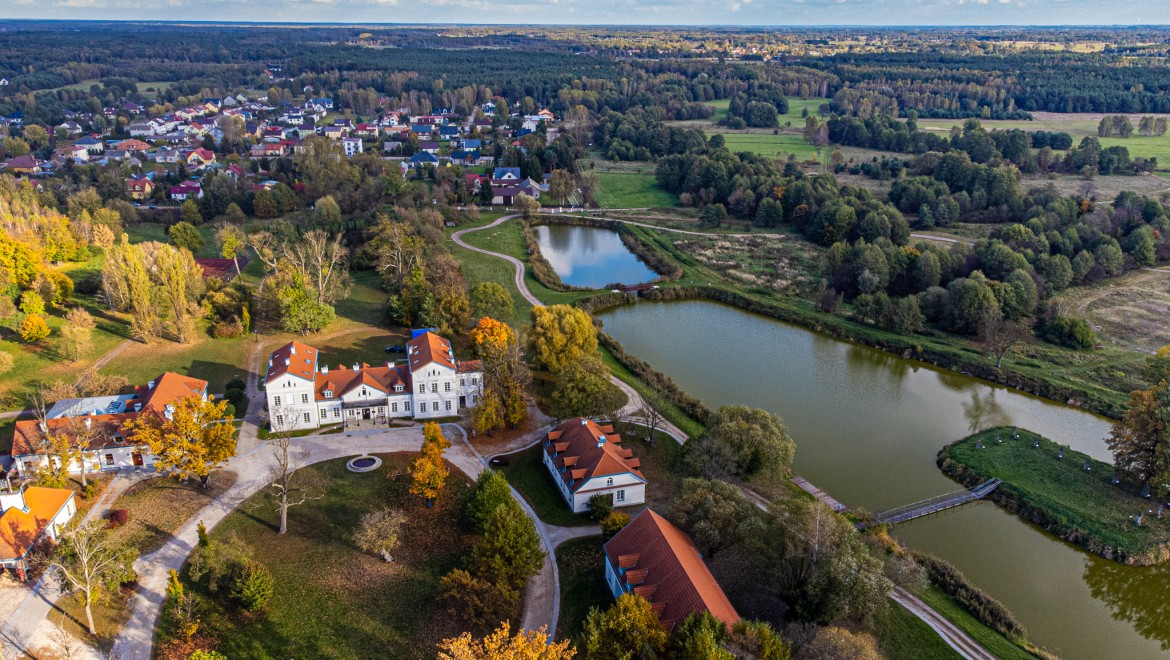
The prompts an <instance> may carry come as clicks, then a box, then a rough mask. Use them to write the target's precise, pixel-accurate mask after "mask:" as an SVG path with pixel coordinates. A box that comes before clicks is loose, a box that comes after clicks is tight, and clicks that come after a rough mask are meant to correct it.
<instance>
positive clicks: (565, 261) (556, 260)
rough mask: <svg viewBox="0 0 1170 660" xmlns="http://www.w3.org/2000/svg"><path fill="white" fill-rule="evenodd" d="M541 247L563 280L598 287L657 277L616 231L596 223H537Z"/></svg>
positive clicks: (643, 280) (638, 282) (577, 284)
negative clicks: (595, 225) (629, 248)
mask: <svg viewBox="0 0 1170 660" xmlns="http://www.w3.org/2000/svg"><path fill="white" fill-rule="evenodd" d="M536 238H537V240H538V241H539V242H540V251H541V253H542V254H544V258H545V259H547V260H548V262H549V264H551V265H552V267H553V270H555V271H556V272H557V275H560V276H561V280H562V281H564V283H565V284H571V285H573V286H585V287H589V288H591V289H600V288H602V287H604V286H605V285H607V284H615V283H621V284H640V283H642V282H649V281H650V280H652V279H654V278H655V277H658V274H657V273H655V272H654V271H652V270H650V269H649V268H648V267H647V266H646V264H644V263H642V262H641V261H640V260H639V259H638V257H636V256H634V254H633V253H632V252H630V251H629V250H628V249H627V248H626V246H625V245H624V244H623V243H622V239H621V237H620V236H618V234H617V232H615V231H611V230H609V229H602V228H599V227H578V226H574V225H539V226H537V227H536Z"/></svg>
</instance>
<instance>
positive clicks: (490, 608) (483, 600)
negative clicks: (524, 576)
mask: <svg viewBox="0 0 1170 660" xmlns="http://www.w3.org/2000/svg"><path fill="white" fill-rule="evenodd" d="M439 587H440V589H441V590H442V594H443V596H442V598H443V601H444V602H445V603H446V604H447V609H448V611H450V613H451V615H452V616H454V617H457V618H458V619H460V620H462V621H463V622H465V623H466V624H468V625H469V626H470V627H472V628H474V629H476V630H488V629H490V628H491V627H492V626H495V625H497V624H499V622H500V621H502V620H503V621H509V620H511V619H513V618H514V617H516V616H517V615H518V614H519V613H520V592H519V591H517V590H516V589H513V588H512V587H511V586H509V585H508V584H507V583H505V582H502V581H499V580H489V579H486V578H481V577H477V576H474V575H472V574H471V573H468V572H467V571H465V570H463V569H459V568H457V569H455V570H453V571H451V572H450V573H448V574H447V575H445V576H443V579H442V580H440V581H439Z"/></svg>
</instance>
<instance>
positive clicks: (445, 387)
mask: <svg viewBox="0 0 1170 660" xmlns="http://www.w3.org/2000/svg"><path fill="white" fill-rule="evenodd" d="M443 391H444V392H450V391H451V383H443Z"/></svg>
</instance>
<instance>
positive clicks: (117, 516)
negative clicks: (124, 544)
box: [106, 509, 130, 529]
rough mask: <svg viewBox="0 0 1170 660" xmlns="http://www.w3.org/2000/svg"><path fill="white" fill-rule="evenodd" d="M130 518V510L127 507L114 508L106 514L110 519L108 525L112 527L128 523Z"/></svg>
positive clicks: (115, 527)
mask: <svg viewBox="0 0 1170 660" xmlns="http://www.w3.org/2000/svg"><path fill="white" fill-rule="evenodd" d="M129 519H130V512H129V511H127V510H126V509H112V510H110V512H109V513H108V514H106V520H107V521H109V522H108V523H107V524H106V526H107V527H109V528H110V529H117V528H118V527H121V526H122V525H125V524H126V521H127V520H129Z"/></svg>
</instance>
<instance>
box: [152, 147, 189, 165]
mask: <svg viewBox="0 0 1170 660" xmlns="http://www.w3.org/2000/svg"><path fill="white" fill-rule="evenodd" d="M182 157H183V156H182V154H180V153H179V150H178V149H172V148H170V147H163V148H161V149H159V150H158V151H156V152H155V153H154V162H156V163H177V162H179V159H180V158H182Z"/></svg>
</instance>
